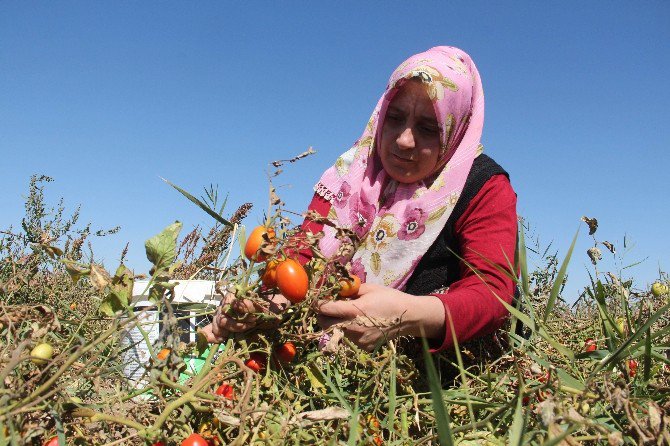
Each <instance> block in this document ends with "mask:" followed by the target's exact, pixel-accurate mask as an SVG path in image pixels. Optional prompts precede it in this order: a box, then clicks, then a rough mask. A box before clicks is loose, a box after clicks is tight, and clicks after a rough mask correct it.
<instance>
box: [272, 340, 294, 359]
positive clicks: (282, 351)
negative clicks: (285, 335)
mask: <svg viewBox="0 0 670 446" xmlns="http://www.w3.org/2000/svg"><path fill="white" fill-rule="evenodd" d="M295 354H296V349H295V345H293V342H284V343H283V344H282V345H280V346H279V347H277V348H276V349H275V355H277V358H279V360H280V361H281V362H284V363H287V364H288V363H289V362H291V361H293V358H295Z"/></svg>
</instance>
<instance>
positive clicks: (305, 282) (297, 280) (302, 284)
mask: <svg viewBox="0 0 670 446" xmlns="http://www.w3.org/2000/svg"><path fill="white" fill-rule="evenodd" d="M277 286H278V287H279V291H281V293H282V294H283V295H284V297H286V298H287V299H288V300H290V301H291V302H292V303H294V304H297V303H299V302H302V301H303V300H305V296H307V290H308V289H309V279H308V277H307V273H306V272H305V269H304V268H303V267H302V265H301V264H300V263H298V262H296V261H295V260H293V259H287V260H284V261H283V262H281V263H280V264H279V266H277Z"/></svg>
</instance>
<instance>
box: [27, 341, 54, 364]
mask: <svg viewBox="0 0 670 446" xmlns="http://www.w3.org/2000/svg"><path fill="white" fill-rule="evenodd" d="M53 355H54V349H53V347H52V346H51V345H50V344H47V343H46V342H43V343H41V344H37V345H36V346H35V348H33V349H32V350H31V351H30V356H32V358H31V359H30V360H31V361H32V362H33V364H37V365H44V364H46V363H47V361H49V360H50V359H51V357H52V356H53Z"/></svg>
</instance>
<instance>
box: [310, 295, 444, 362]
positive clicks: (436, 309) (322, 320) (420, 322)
mask: <svg viewBox="0 0 670 446" xmlns="http://www.w3.org/2000/svg"><path fill="white" fill-rule="evenodd" d="M358 295H359V297H358V298H357V299H353V300H334V301H319V302H318V303H317V304H316V311H317V312H318V313H319V316H318V321H319V325H321V327H323V328H324V329H326V328H329V327H331V326H333V325H335V324H338V326H339V327H340V328H341V329H342V331H343V332H344V334H345V336H347V338H349V339H350V340H351V341H352V342H354V343H355V344H356V345H358V346H359V347H361V348H363V349H365V350H372V349H374V348H375V346H376V345H377V343H379V342H381V341H385V340H388V339H393V338H395V337H397V336H401V335H408V336H425V337H427V338H440V337H442V336H444V333H445V331H444V321H445V316H444V304H443V303H442V301H441V300H440V299H438V298H437V297H435V296H412V295H410V294H407V293H403V292H402V291H398V290H395V289H393V288H388V287H384V286H381V285H374V284H367V283H364V284H361V288H360V290H359V292H358Z"/></svg>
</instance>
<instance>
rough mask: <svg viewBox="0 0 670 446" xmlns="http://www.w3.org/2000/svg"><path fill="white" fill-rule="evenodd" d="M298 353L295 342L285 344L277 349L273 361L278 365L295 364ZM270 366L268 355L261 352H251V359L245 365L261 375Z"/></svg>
mask: <svg viewBox="0 0 670 446" xmlns="http://www.w3.org/2000/svg"><path fill="white" fill-rule="evenodd" d="M297 353H298V351H297V349H296V348H295V344H293V342H284V343H283V344H281V345H279V346H278V347H277V348H275V350H274V352H273V355H272V360H273V362H274V364H276V365H283V364H289V363H291V362H293V359H294V358H295V356H296V354H297ZM267 364H268V358H267V356H266V355H264V354H263V353H260V352H251V353H250V354H249V359H247V360H246V361H245V362H244V365H246V366H247V367H249V368H250V369H251V370H253V371H254V372H256V373H261V372H263V371H264V370H265V368H266V367H267Z"/></svg>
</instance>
